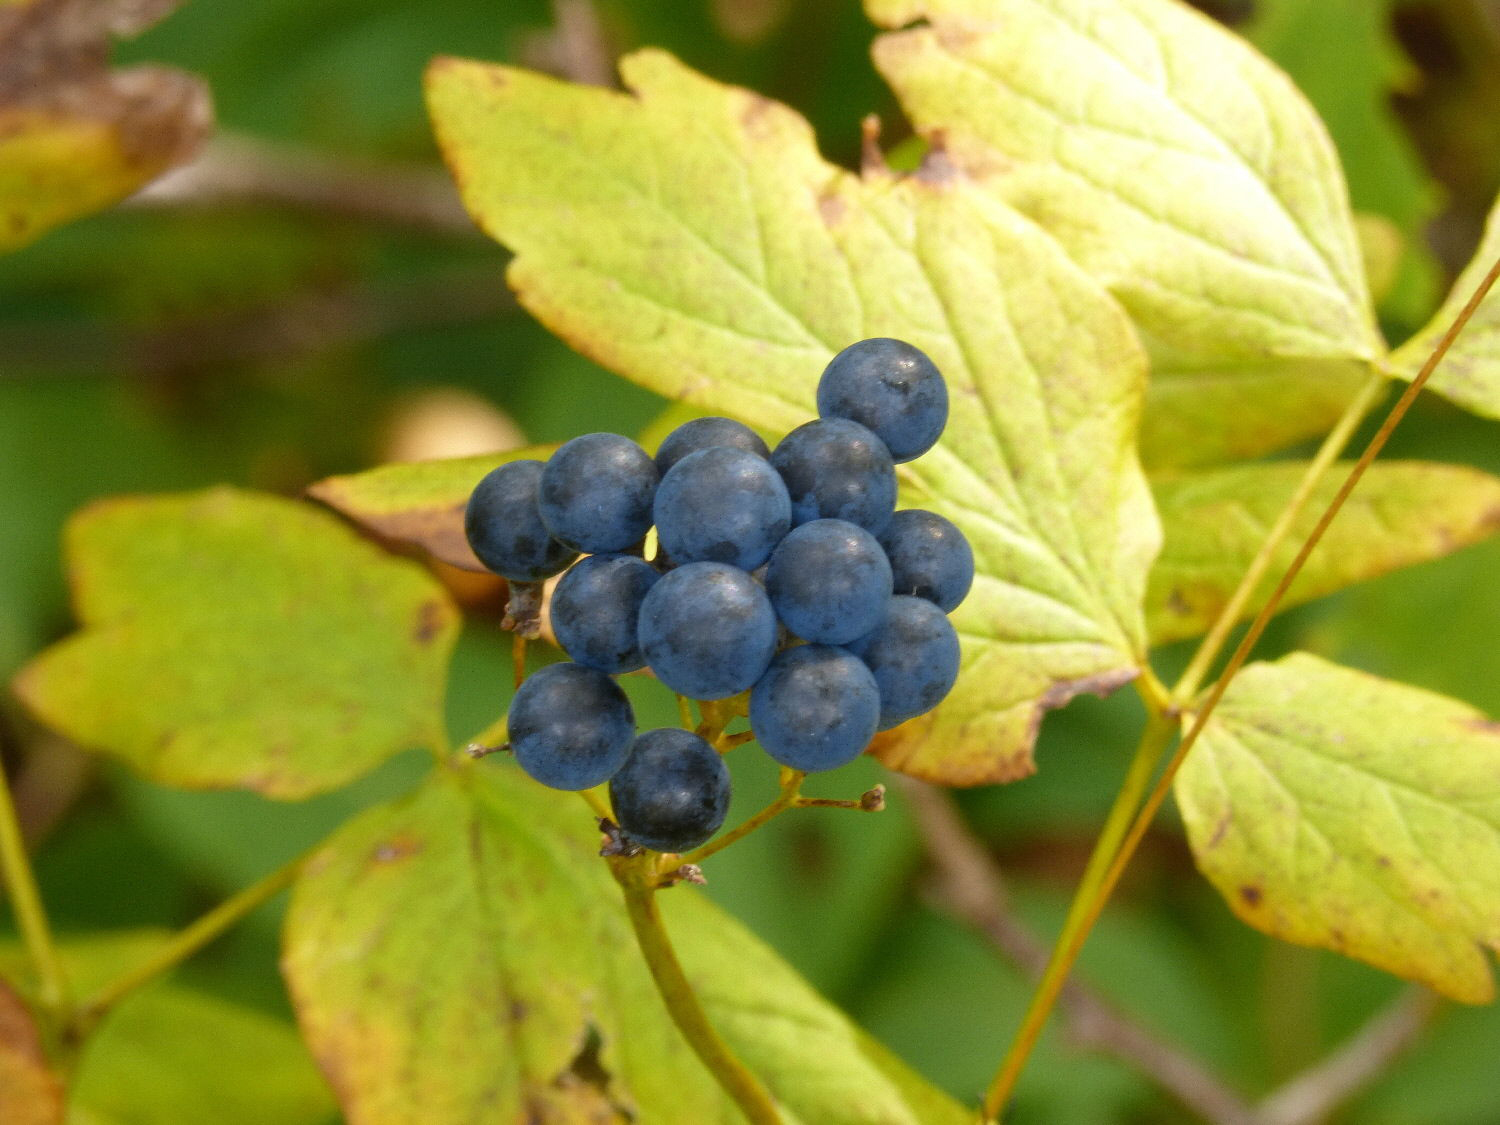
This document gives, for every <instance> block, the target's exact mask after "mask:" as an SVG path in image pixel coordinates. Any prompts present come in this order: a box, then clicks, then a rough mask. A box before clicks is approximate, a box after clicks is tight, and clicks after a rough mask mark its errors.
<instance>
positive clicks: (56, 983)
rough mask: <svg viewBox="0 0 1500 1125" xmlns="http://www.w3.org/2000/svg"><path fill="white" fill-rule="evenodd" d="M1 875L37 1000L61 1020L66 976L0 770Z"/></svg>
mask: <svg viewBox="0 0 1500 1125" xmlns="http://www.w3.org/2000/svg"><path fill="white" fill-rule="evenodd" d="M0 874H3V876H4V882H5V886H6V889H7V890H8V891H9V892H10V903H11V907H12V908H13V909H14V910H15V914H16V924H17V926H18V927H20V930H21V941H22V943H23V944H24V945H25V946H26V955H27V956H28V957H29V958H30V959H31V966H32V970H33V971H34V972H35V973H36V980H37V1000H38V1002H39V1003H40V1004H41V1007H42V1010H43V1011H44V1012H45V1013H47V1015H48V1016H50V1017H51V1018H52V1020H53V1021H54V1022H57V1023H61V1022H63V1021H64V1020H66V1018H67V1014H68V978H67V975H66V974H65V973H64V972H63V967H62V960H61V959H60V958H59V957H58V955H57V945H56V943H55V942H54V941H53V940H52V927H51V926H50V925H48V923H47V910H46V907H44V906H43V905H42V896H41V892H40V891H38V890H37V885H36V876H35V875H34V874H33V873H32V870H31V859H30V857H29V856H28V855H27V853H26V841H25V840H24V839H23V838H22V836H21V823H20V821H19V820H17V819H16V806H15V802H14V801H12V800H11V795H10V783H9V782H8V781H7V780H6V778H5V772H4V770H3V769H0Z"/></svg>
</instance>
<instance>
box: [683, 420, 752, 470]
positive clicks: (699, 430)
mask: <svg viewBox="0 0 1500 1125" xmlns="http://www.w3.org/2000/svg"><path fill="white" fill-rule="evenodd" d="M721 445H727V446H729V447H730V448H732V449H742V450H744V451H745V452H746V453H750V454H753V455H754V456H756V457H759V458H761V459H762V460H765V459H766V458H769V457H770V456H771V451H770V450H769V449H767V448H766V443H765V442H763V441H762V440H761V438H760V435H759V434H758V433H756V432H755V431H754V430H752V429H751V428H750V427H749V426H746V425H744V424H743V423H740V422H736V421H735V420H734V419H733V418H694V419H693V420H692V421H691V422H684V423H683V424H682V425H680V426H678V427H677V428H676V429H675V430H673V431H672V432H671V433H670V434H668V435H667V436H666V438H665V439H664V440H663V441H662V443H661V448H660V449H658V450H657V451H656V467H657V468H658V469H660V470H661V475H662V476H666V475H667V471H668V470H669V469H671V467H672V466H673V465H675V464H677V462H679V461H681V460H682V459H683V458H684V457H686V456H687V455H688V454H689V453H697V452H698V451H699V450H700V449H711V448H713V447H714V446H721Z"/></svg>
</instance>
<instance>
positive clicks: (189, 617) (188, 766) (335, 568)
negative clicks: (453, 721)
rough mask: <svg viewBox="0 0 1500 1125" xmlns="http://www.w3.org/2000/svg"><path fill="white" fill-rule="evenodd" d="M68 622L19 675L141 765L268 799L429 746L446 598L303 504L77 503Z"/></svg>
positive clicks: (433, 739) (34, 700) (28, 693)
mask: <svg viewBox="0 0 1500 1125" xmlns="http://www.w3.org/2000/svg"><path fill="white" fill-rule="evenodd" d="M66 549H67V555H68V567H69V573H70V577H71V579H72V583H73V592H74V602H75V606H76V609H77V612H78V616H79V619H80V621H81V622H82V625H83V631H82V632H80V633H78V634H76V635H74V636H72V637H70V638H68V639H66V640H64V641H62V642H61V643H59V644H57V645H54V646H53V647H52V648H50V649H48V650H47V651H45V652H44V653H42V655H41V656H39V657H38V658H37V659H36V660H34V661H33V662H32V663H31V664H29V665H28V666H27V667H26V668H24V669H23V670H22V671H21V673H20V674H19V675H18V676H17V678H16V680H15V687H16V690H17V692H18V693H19V695H20V696H21V698H22V699H23V700H24V701H25V702H26V703H27V704H28V705H29V706H30V707H31V708H32V710H33V711H34V712H36V714H37V715H38V716H39V717H41V718H42V719H43V720H44V721H45V722H47V723H48V724H50V725H51V726H54V727H56V728H57V729H58V730H60V731H62V732H63V733H65V734H67V735H68V736H69V737H71V738H73V739H75V740H76V741H78V742H80V743H82V744H84V745H86V746H89V747H93V748H96V749H99V750H102V751H105V752H107V753H110V754H113V755H115V756H117V757H119V758H121V759H122V760H124V761H125V762H127V763H129V764H130V765H132V766H134V767H135V768H136V769H138V770H140V771H141V772H142V773H145V774H146V775H147V776H149V777H151V778H152V779H154V780H157V781H160V782H163V783H165V784H169V785H180V786H184V787H187V788H222V787H228V786H242V787H245V788H250V789H257V790H259V791H261V792H263V793H265V794H267V795H268V796H273V797H305V796H308V795H310V794H312V793H317V792H322V791H324V790H327V789H332V788H336V787H337V786H339V785H342V784H343V783H344V782H346V781H349V780H350V779H352V778H354V777H357V776H358V775H360V774H362V773H364V772H365V771H367V770H369V769H371V768H373V767H374V766H376V765H378V764H379V763H380V762H382V761H384V760H385V759H386V758H388V757H389V756H390V755H392V754H394V753H396V752H397V751H399V750H402V749H405V748H407V747H410V746H428V747H438V746H440V745H442V740H443V733H442V693H443V684H444V679H445V676H446V671H447V661H448V655H449V652H450V651H451V648H452V644H453V639H454V635H455V632H456V629H457V620H456V614H455V613H454V611H453V608H452V606H451V604H450V603H449V602H448V600H447V598H446V596H445V595H444V594H443V592H442V590H441V588H440V587H439V586H438V585H437V584H436V583H435V582H434V581H433V580H432V579H431V578H430V577H429V576H428V575H427V574H426V573H424V572H423V571H422V570H421V569H420V568H419V567H417V566H415V565H414V564H412V563H409V562H404V561H402V560H398V559H393V558H391V557H389V556H388V555H386V554H385V553H384V552H382V551H380V550H379V549H378V548H376V547H375V546H373V545H372V544H370V543H368V542H366V541H364V540H362V539H360V538H359V536H357V535H356V534H355V533H354V532H352V531H351V530H349V529H348V528H347V527H345V526H343V525H342V524H341V523H340V522H339V521H338V520H337V519H336V518H334V517H333V516H331V515H329V514H328V513H326V512H320V511H318V510H316V509H314V508H312V507H310V506H308V505H305V504H299V503H296V502H293V501H289V500H282V499H278V498H275V497H271V496H264V495H260V494H256V493H248V492H239V491H235V490H233V489H228V488H221V489H214V490H211V491H208V492H201V493H191V494H187V495H178V496H158V497H126V498H121V499H115V500H107V501H103V502H100V503H98V504H96V505H94V506H93V507H91V508H88V509H85V510H84V511H83V512H82V513H81V514H80V515H78V516H76V517H75V518H74V520H73V521H72V523H71V524H70V525H69V528H68V534H67V543H66Z"/></svg>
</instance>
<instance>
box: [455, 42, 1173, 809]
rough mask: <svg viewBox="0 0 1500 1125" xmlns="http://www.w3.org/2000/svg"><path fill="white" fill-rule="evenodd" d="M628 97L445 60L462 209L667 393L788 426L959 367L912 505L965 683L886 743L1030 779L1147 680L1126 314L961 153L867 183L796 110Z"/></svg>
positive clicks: (702, 94) (662, 67)
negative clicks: (875, 374)
mask: <svg viewBox="0 0 1500 1125" xmlns="http://www.w3.org/2000/svg"><path fill="white" fill-rule="evenodd" d="M622 73H623V75H624V77H625V80H626V82H627V84H628V85H629V86H630V88H631V90H632V91H633V96H632V95H630V94H620V93H616V92H612V91H607V90H601V89H597V88H592V87H589V88H585V87H579V86H569V85H567V84H565V83H561V82H557V81H555V80H552V79H549V78H544V77H541V76H539V75H536V74H531V73H528V72H526V71H522V70H515V69H510V68H506V67H492V66H484V65H481V64H478V63H466V62H458V61H455V60H440V61H439V62H437V63H436V64H434V66H433V68H432V69H431V71H430V72H429V76H428V97H429V102H430V107H431V111H432V115H433V119H434V122H435V125H436V128H437V132H438V137H439V139H440V141H441V143H442V147H443V150H444V153H445V155H446V157H447V159H448V162H449V164H450V166H451V167H452V169H453V172H454V175H455V177H456V178H457V180H458V182H459V185H460V188H461V190H462V192H463V197H464V200H465V203H466V205H467V206H468V207H469V209H470V210H471V211H472V212H473V213H474V214H475V215H476V217H478V219H479V221H480V222H481V224H482V225H483V226H484V227H485V229H486V230H488V231H489V232H490V233H491V234H492V235H494V236H495V237H496V238H498V239H500V240H501V241H502V242H504V243H506V244H507V245H508V246H510V247H511V248H512V249H514V251H515V253H516V257H515V259H514V260H513V262H512V263H511V266H510V273H509V277H510V280H511V283H512V285H513V286H514V287H515V288H516V290H517V292H518V294H519V296H520V300H521V301H522V303H523V304H524V305H525V306H526V307H527V308H528V309H530V310H531V311H532V312H533V313H535V314H536V315H537V316H538V317H539V318H540V319H541V320H542V321H543V322H544V323H545V324H547V325H548V327H550V328H552V329H553V330H554V331H555V332H557V333H559V334H560V335H561V336H563V337H564V338H565V339H567V340H568V341H569V342H571V343H572V344H573V345H574V346H575V347H577V348H579V349H580V350H582V351H584V352H586V353H587V354H589V355H590V356H592V357H594V358H595V359H597V360H599V361H600V362H602V363H604V364H605V365H606V366H609V367H612V368H613V369H615V370H616V371H619V372H621V373H622V374H624V375H626V376H627V377H629V378H631V379H633V380H635V381H637V382H639V383H642V384H644V385H646V386H648V387H651V388H652V389H654V390H656V391H659V392H661V393H663V394H665V395H668V396H670V397H673V398H680V399H685V400H687V401H689V402H693V403H697V404H700V405H705V406H709V407H712V408H713V409H715V410H719V411H723V412H726V413H729V414H733V415H734V416H736V417H738V418H741V419H743V420H744V421H746V422H748V423H750V424H752V425H756V426H761V427H764V428H766V429H769V430H772V431H777V432H784V431H786V430H788V429H791V428H792V427H794V426H796V425H798V424H800V423H801V422H804V421H806V420H807V419H809V418H811V417H813V416H814V414H815V411H814V390H815V388H816V385H817V380H818V376H819V375H820V374H821V371H822V368H823V366H824V364H825V363H826V362H827V360H828V359H829V358H830V357H831V356H832V355H833V354H834V352H835V351H837V350H838V349H840V348H842V347H844V346H845V345H847V344H849V343H852V342H853V341H855V340H858V339H861V338H863V337H867V336H878V335H888V336H897V337H901V338H904V339H907V340H910V341H911V342H912V343H914V344H916V345H917V346H918V347H920V348H922V349H924V350H925V351H927V353H928V354H929V355H931V356H932V357H933V359H934V360H935V361H936V362H937V364H938V365H939V367H940V368H941V369H942V370H943V372H944V373H945V375H946V376H947V378H948V383H949V387H950V391H951V399H952V415H951V419H950V421H949V424H948V430H947V433H946V434H945V435H944V437H943V439H942V441H940V442H939V444H938V446H937V447H936V448H935V449H934V450H933V451H931V452H930V453H928V454H927V455H925V456H924V457H923V458H921V459H920V460H918V461H916V462H913V463H912V464H911V465H908V466H905V467H904V483H905V486H906V493H905V495H906V497H907V498H908V499H909V500H911V501H912V502H922V503H926V504H929V505H931V506H933V507H935V508H937V509H938V510H939V511H941V512H943V514H944V515H946V516H948V517H949V518H950V519H952V520H953V521H954V522H955V523H957V524H958V525H959V526H960V527H962V528H963V530H964V531H965V533H966V534H967V535H968V536H969V538H970V540H971V542H972V543H973V545H974V551H975V556H976V561H977V564H978V570H979V576H978V578H977V580H976V583H975V587H974V592H973V593H972V594H971V595H970V596H969V600H968V601H967V602H966V603H965V604H964V605H963V606H962V607H961V608H960V609H959V610H958V611H957V612H955V614H954V618H953V620H954V624H955V625H956V626H957V628H958V630H959V632H960V634H961V636H962V639H963V644H964V650H965V651H964V665H963V671H962V673H961V675H960V678H959V681H958V685H957V687H955V689H954V691H953V694H952V695H951V696H950V697H949V699H948V701H947V702H945V703H944V704H943V705H942V707H940V708H939V710H938V711H937V712H935V713H934V714H933V715H930V716H928V717H926V718H924V719H921V720H916V721H914V722H913V723H911V724H908V725H906V726H904V727H902V728H899V729H898V730H897V731H895V732H893V733H892V734H891V735H889V736H887V737H886V739H885V740H884V741H883V743H882V744H881V747H880V753H881V754H882V755H883V757H884V758H885V760H886V761H887V762H888V763H889V764H891V765H893V766H895V767H896V768H898V769H901V770H904V771H907V772H909V773H913V774H917V775H920V776H923V777H928V778H932V779H935V780H939V781H942V782H946V783H948V784H958V785H964V784H979V783H983V782H991V781H998V780H1005V779H1010V778H1015V777H1019V776H1022V775H1024V774H1026V773H1028V772H1030V770H1031V768H1032V764H1031V743H1032V740H1033V738H1034V736H1035V728H1036V724H1037V723H1038V721H1039V720H1040V716H1041V713H1042V712H1043V711H1044V710H1045V709H1046V708H1047V707H1049V706H1056V705H1059V704H1060V703H1062V702H1064V701H1065V700H1066V699H1067V698H1069V697H1070V696H1071V695H1073V694H1076V693H1077V692H1078V691H1082V690H1089V691H1104V690H1108V689H1110V688H1112V687H1117V686H1119V684H1121V683H1123V682H1125V681H1128V680H1129V679H1131V678H1132V677H1133V676H1134V675H1136V674H1137V672H1138V670H1139V667H1140V659H1141V658H1140V656H1139V653H1140V652H1141V650H1142V647H1143V645H1142V632H1143V628H1142V624H1141V619H1140V608H1139V607H1140V601H1141V595H1142V588H1143V585H1144V572H1145V569H1146V567H1147V566H1148V565H1149V561H1150V559H1151V557H1152V555H1153V554H1154V553H1155V550H1156V545H1157V538H1158V528H1157V524H1156V520H1155V515H1154V513H1153V512H1152V510H1151V506H1150V498H1149V494H1148V493H1147V490H1146V488H1145V486H1144V483H1143V478H1142V476H1141V473H1140V470H1139V467H1138V465H1137V462H1136V456H1135V451H1134V435H1135V428H1136V421H1137V416H1138V412H1139V404H1140V397H1141V393H1142V387H1143V382H1144V363H1143V357H1142V355H1141V353H1140V350H1139V348H1138V346H1137V344H1136V342H1135V340H1134V338H1133V336H1132V334H1131V332H1130V328H1129V324H1128V323H1127V321H1126V319H1125V317H1124V316H1123V315H1122V314H1121V312H1120V311H1119V309H1118V307H1117V306H1116V305H1115V304H1114V303H1113V302H1111V301H1110V300H1109V299H1108V297H1107V296H1106V295H1105V294H1104V293H1103V292H1102V291H1100V290H1099V289H1098V288H1097V287H1096V286H1095V285H1094V284H1093V283H1092V282H1091V281H1090V280H1089V279H1088V278H1087V277H1086V276H1085V275H1084V274H1083V273H1082V271H1081V270H1079V269H1078V268H1077V267H1075V266H1074V265H1073V264H1072V263H1071V262H1069V261H1068V260H1067V258H1066V257H1065V256H1064V255H1063V254H1062V253H1061V252H1060V251H1059V250H1058V249H1057V247H1056V245H1055V244H1054V243H1053V242H1052V241H1051V240H1050V239H1048V238H1046V237H1045V236H1044V235H1042V234H1041V233H1040V232H1038V231H1037V230H1036V229H1035V228H1034V227H1032V226H1031V224H1029V223H1027V222H1026V221H1025V220H1023V219H1021V218H1020V217H1019V216H1017V215H1016V214H1015V213H1014V212H1013V211H1011V210H1010V209H1008V208H1006V207H1005V206H1004V205H1003V204H1001V203H999V202H998V200H997V199H996V197H995V195H994V193H993V192H991V191H988V190H986V188H985V187H984V185H983V184H982V183H981V182H980V181H978V180H975V179H971V178H970V177H968V176H966V175H964V174H960V173H958V172H957V171H956V170H954V169H952V168H951V167H950V166H947V165H945V164H944V163H942V161H941V160H939V161H937V162H936V163H929V165H928V166H927V167H926V169H925V170H923V171H921V172H919V173H918V174H916V175H914V176H912V177H909V178H904V179H898V178H895V177H891V176H887V175H880V174H876V175H873V176H872V177H871V178H869V179H858V178H856V177H854V176H852V175H850V174H848V173H846V172H843V171H842V170H840V169H838V168H836V167H833V166H832V165H830V164H828V163H826V162H825V161H823V160H822V159H821V158H820V157H819V155H818V153H817V151H816V149H815V147H814V145H813V138H812V136H811V133H810V130H809V129H808V126H807V124H806V122H805V121H803V120H802V119H801V118H800V117H798V116H796V115H795V114H793V113H792V112H791V111H789V110H788V109H786V108H785V107H784V106H780V105H777V104H775V103H773V102H770V101H767V100H766V99H764V98H761V97H758V96H756V95H754V94H751V93H748V92H746V91H743V90H737V89H732V88H728V87H724V86H721V85H718V84H717V83H714V82H711V81H709V80H707V79H705V78H703V77H701V76H700V75H697V74H695V73H693V72H692V71H690V70H687V69H686V68H685V67H683V66H682V65H681V64H680V63H678V62H676V61H675V60H674V59H672V58H671V57H670V56H667V55H664V54H662V53H659V52H652V51H648V52H642V53H640V54H636V55H633V56H631V57H629V58H627V59H626V60H624V62H623V64H622Z"/></svg>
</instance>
